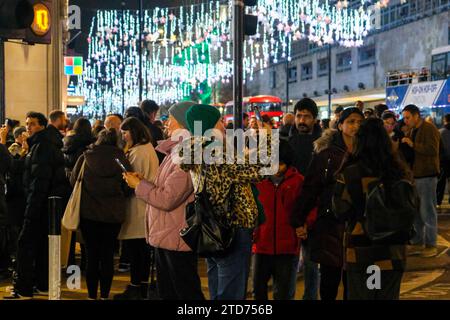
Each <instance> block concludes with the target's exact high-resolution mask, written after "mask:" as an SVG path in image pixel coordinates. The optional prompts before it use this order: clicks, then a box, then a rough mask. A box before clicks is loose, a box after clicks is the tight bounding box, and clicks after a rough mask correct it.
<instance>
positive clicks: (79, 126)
mask: <svg viewBox="0 0 450 320" xmlns="http://www.w3.org/2000/svg"><path fill="white" fill-rule="evenodd" d="M92 142H94V137H93V135H92V126H91V123H90V122H89V120H88V119H86V118H79V119H78V120H77V121H75V124H74V126H73V131H72V134H69V135H68V136H66V137H65V138H64V147H63V149H62V151H63V153H64V162H65V168H66V174H67V176H68V177H70V174H71V172H72V169H73V167H74V166H75V163H76V162H77V160H78V158H79V157H80V156H81V155H82V154H83V152H84V151H86V149H87V147H88V146H89V145H90V144H91V143H92Z"/></svg>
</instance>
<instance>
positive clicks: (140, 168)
mask: <svg viewBox="0 0 450 320" xmlns="http://www.w3.org/2000/svg"><path fill="white" fill-rule="evenodd" d="M120 130H121V132H122V136H123V140H124V141H125V143H126V146H125V149H126V155H127V159H128V160H129V161H130V163H131V167H132V172H136V173H138V174H139V176H140V177H141V178H142V179H145V180H147V181H150V182H152V183H153V182H154V180H155V176H156V172H157V170H158V167H159V161H158V157H157V155H156V152H155V149H154V148H153V145H152V136H151V135H150V132H149V130H148V129H147V128H146V127H145V125H144V124H143V123H142V122H141V121H140V120H139V119H137V118H135V117H130V118H127V119H125V121H124V122H123V123H122V125H121V127H120ZM146 207H147V204H146V203H145V201H144V200H142V199H138V198H137V197H136V195H133V196H132V197H131V198H130V199H128V200H127V214H126V217H125V222H124V223H123V224H122V229H121V230H120V234H119V239H120V240H124V241H123V245H124V246H126V250H127V254H128V255H129V258H130V274H131V283H130V285H129V286H128V287H127V289H126V290H125V291H124V292H123V293H121V294H117V295H115V296H114V299H118V300H140V299H143V298H146V296H147V288H148V281H149V276H150V247H149V245H148V244H147V242H146Z"/></svg>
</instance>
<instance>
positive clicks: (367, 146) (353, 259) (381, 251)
mask: <svg viewBox="0 0 450 320" xmlns="http://www.w3.org/2000/svg"><path fill="white" fill-rule="evenodd" d="M337 180H338V184H337V186H336V189H335V195H334V198H333V199H334V200H333V204H334V207H333V209H334V212H335V214H336V215H337V216H338V217H340V218H341V219H343V220H345V221H346V241H345V244H344V249H345V269H346V273H347V289H348V292H347V294H348V296H347V297H348V299H350V300H355V299H381V300H383V299H399V295H400V283H401V279H402V275H403V271H404V268H405V262H406V243H407V241H408V239H409V237H410V234H409V232H405V231H398V232H393V233H392V234H390V235H389V236H387V237H386V238H379V239H378V238H377V239H376V238H374V237H373V235H372V234H370V233H369V232H371V231H368V230H372V229H369V228H368V227H367V225H366V222H367V217H366V215H367V212H368V211H367V210H372V209H371V208H368V206H370V204H371V203H372V202H370V201H367V199H368V197H367V195H368V194H369V192H372V191H373V190H375V187H380V186H383V188H384V190H385V199H384V200H383V201H385V202H384V204H385V205H386V206H387V205H389V203H395V202H399V201H400V202H402V201H404V203H403V205H404V206H405V207H406V206H408V205H411V206H413V207H415V206H416V204H417V203H416V197H414V198H408V197H407V196H405V195H403V194H400V193H396V192H391V191H392V190H394V189H392V188H393V186H395V185H396V183H397V182H399V181H402V180H403V181H412V177H411V173H410V172H409V170H408V168H407V166H406V164H405V163H404V162H403V161H402V160H400V159H399V158H398V155H397V153H396V152H395V151H394V148H393V145H392V140H391V138H390V136H389V135H388V133H387V132H386V129H385V127H384V124H383V121H382V120H381V119H375V118H374V119H367V120H366V121H364V122H363V123H362V125H361V127H360V129H359V132H358V134H357V139H356V144H355V148H354V152H353V153H352V155H351V156H350V157H349V158H348V159H347V160H346V161H345V162H344V164H343V166H342V168H341V170H340V171H339V173H338V177H337ZM397 185H398V184H397ZM410 190H414V189H413V187H412V185H411V188H410ZM394 198H395V199H394ZM399 199H400V200H399ZM403 199H404V200H403ZM410 200H411V201H410ZM371 201H372V200H371ZM366 205H367V206H366ZM378 212H380V211H378ZM379 214H382V213H381V212H380V213H379ZM374 266H375V267H374ZM368 268H373V269H371V270H372V271H371V272H372V273H373V270H381V275H380V277H381V278H380V279H381V283H380V284H379V285H380V286H379V287H378V286H377V290H370V288H368V285H367V283H368V277H370V276H371V274H368V273H367V272H368V270H369V269H368ZM374 285H376V283H375V284H374Z"/></svg>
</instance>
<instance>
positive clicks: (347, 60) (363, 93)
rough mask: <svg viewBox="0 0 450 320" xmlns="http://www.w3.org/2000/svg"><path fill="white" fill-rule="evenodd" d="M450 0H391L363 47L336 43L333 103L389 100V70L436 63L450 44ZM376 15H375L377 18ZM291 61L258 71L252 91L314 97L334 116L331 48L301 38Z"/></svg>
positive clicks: (249, 84) (292, 101) (249, 86)
mask: <svg viewBox="0 0 450 320" xmlns="http://www.w3.org/2000/svg"><path fill="white" fill-rule="evenodd" d="M449 8H450V2H449V0H433V1H431V0H408V1H407V2H406V3H400V2H399V1H398V2H394V1H391V2H390V4H389V6H388V7H387V8H384V9H382V10H381V12H380V16H378V18H379V20H378V25H377V23H374V25H375V26H376V28H375V29H373V30H372V31H371V33H370V34H369V35H368V36H367V37H366V38H365V39H364V45H363V46H362V47H359V48H344V47H340V46H332V48H331V92H332V105H333V108H335V106H336V105H343V106H346V105H353V104H354V103H355V102H356V101H357V100H361V101H364V102H365V105H366V107H367V106H369V107H370V106H373V105H375V104H377V103H380V102H384V101H385V98H386V94H385V77H386V74H387V73H388V72H392V71H401V70H412V69H414V70H420V69H421V68H423V67H426V68H428V69H429V68H430V65H431V51H432V50H433V49H435V48H438V47H442V46H446V45H448V44H450V34H449ZM374 19H375V18H374ZM293 52H294V54H293V56H292V60H291V61H290V62H287V61H284V62H279V63H277V64H271V65H270V66H269V67H268V68H267V69H264V70H258V71H257V72H256V73H255V75H254V80H253V81H251V82H247V83H246V87H247V93H248V94H249V95H257V94H271V95H275V96H279V97H280V98H282V99H283V100H285V101H286V100H287V99H289V100H290V107H289V109H290V110H292V109H293V105H295V103H296V101H298V100H300V99H301V98H303V97H310V98H312V99H314V100H315V101H316V102H317V104H318V105H319V106H320V107H321V110H320V112H321V117H327V116H328V62H329V59H328V48H327V47H322V48H320V47H317V46H313V45H310V44H308V43H307V42H305V41H303V42H298V43H296V44H295V47H294V48H293Z"/></svg>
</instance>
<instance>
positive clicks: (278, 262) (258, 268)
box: [253, 139, 303, 300]
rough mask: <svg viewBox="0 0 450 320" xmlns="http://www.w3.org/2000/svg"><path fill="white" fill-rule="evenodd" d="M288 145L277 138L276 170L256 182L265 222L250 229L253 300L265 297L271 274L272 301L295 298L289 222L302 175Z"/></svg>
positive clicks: (296, 246)
mask: <svg viewBox="0 0 450 320" xmlns="http://www.w3.org/2000/svg"><path fill="white" fill-rule="evenodd" d="M293 154H294V152H293V151H292V149H291V147H290V146H289V144H288V143H287V142H286V141H284V140H281V139H280V159H279V171H278V173H277V174H276V175H274V176H271V177H270V178H268V179H266V180H264V181H262V182H260V183H258V184H257V188H258V191H259V197H258V199H259V201H260V202H261V204H262V205H263V207H264V214H265V222H264V223H263V224H261V225H260V226H258V227H257V228H256V229H255V232H254V239H253V242H254V244H253V253H254V254H255V257H254V258H255V259H254V274H253V293H254V298H255V300H267V299H268V296H267V292H268V288H267V285H268V282H269V280H270V278H271V277H273V296H274V299H275V300H293V299H294V297H295V289H296V282H297V281H296V277H297V266H298V261H299V251H300V240H299V238H297V235H296V233H295V228H293V227H292V226H291V224H290V219H291V215H292V211H293V209H294V204H295V202H296V200H297V198H298V196H299V194H300V191H301V188H302V185H303V176H302V175H301V174H300V173H299V172H298V171H297V170H296V169H295V167H293V166H292V165H291V164H292V155H293Z"/></svg>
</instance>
